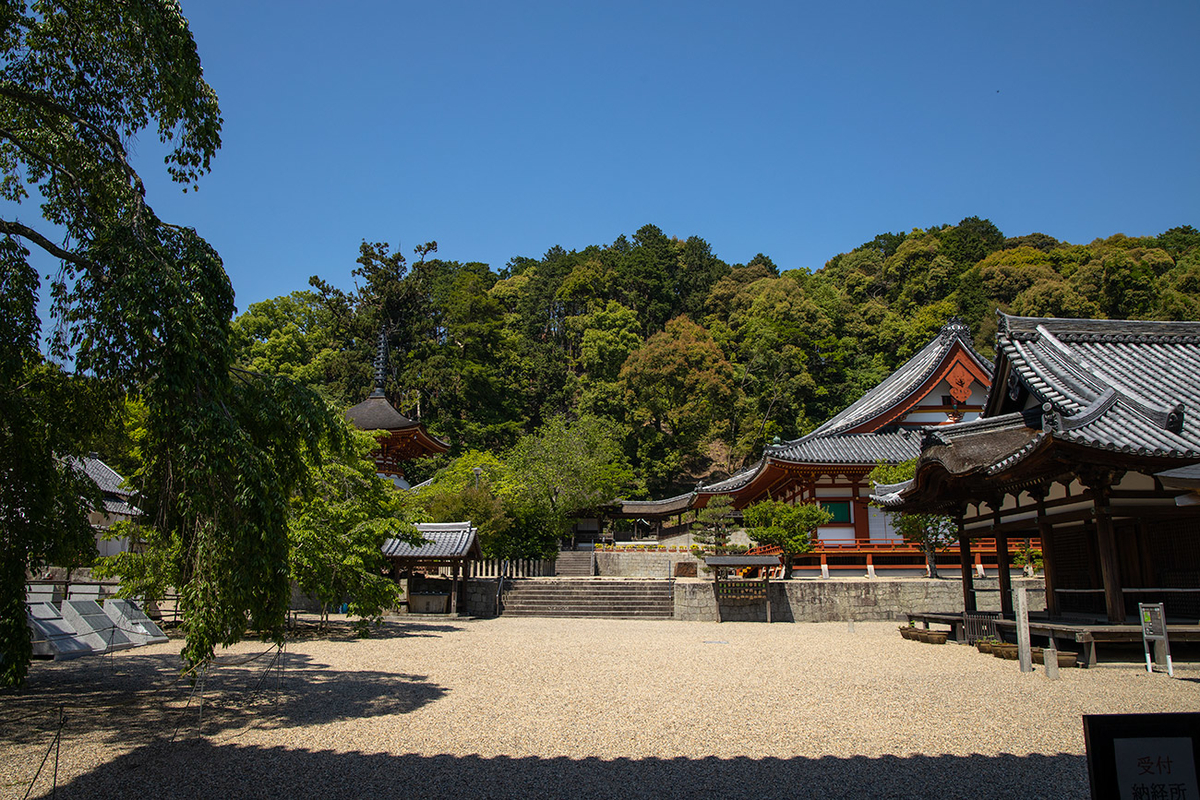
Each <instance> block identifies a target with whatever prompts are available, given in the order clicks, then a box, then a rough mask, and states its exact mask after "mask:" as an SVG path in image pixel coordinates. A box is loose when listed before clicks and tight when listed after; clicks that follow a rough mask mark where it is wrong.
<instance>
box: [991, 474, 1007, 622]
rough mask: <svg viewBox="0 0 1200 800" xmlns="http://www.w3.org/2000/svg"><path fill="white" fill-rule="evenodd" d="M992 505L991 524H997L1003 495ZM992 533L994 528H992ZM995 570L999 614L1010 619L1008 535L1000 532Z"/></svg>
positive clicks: (1000, 519) (993, 501) (992, 502)
mask: <svg viewBox="0 0 1200 800" xmlns="http://www.w3.org/2000/svg"><path fill="white" fill-rule="evenodd" d="M990 505H991V507H992V524H993V525H994V526H999V525H1000V523H1001V522H1002V521H1003V518H1002V517H1001V516H1000V506H1002V505H1004V497H1003V495H1001V496H1000V497H999V498H998V499H994V500H992V501H991V502H990ZM993 533H995V530H994V529H993ZM996 567H997V569H996V571H997V573H999V574H998V575H997V577H998V578H999V579H1000V614H1001V616H1003V617H1006V618H1009V619H1011V618H1012V616H1013V598H1012V574H1011V572H1010V570H1011V569H1012V567H1011V565H1010V564H1009V561H1008V537H1007V536H1005V535H1003V534H1000V535H997V536H996Z"/></svg>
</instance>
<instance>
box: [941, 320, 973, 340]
mask: <svg viewBox="0 0 1200 800" xmlns="http://www.w3.org/2000/svg"><path fill="white" fill-rule="evenodd" d="M941 337H942V338H943V339H966V340H967V341H970V339H971V329H970V328H969V327H967V323H965V322H963V318H962V317H959V316H953V317H951V318H950V319H948V320H946V324H945V325H943V326H942V330H941Z"/></svg>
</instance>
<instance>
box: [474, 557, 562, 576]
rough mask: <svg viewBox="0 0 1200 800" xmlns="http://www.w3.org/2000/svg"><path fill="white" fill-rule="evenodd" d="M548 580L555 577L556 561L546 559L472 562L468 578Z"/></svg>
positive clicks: (505, 559)
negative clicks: (501, 576) (499, 577)
mask: <svg viewBox="0 0 1200 800" xmlns="http://www.w3.org/2000/svg"><path fill="white" fill-rule="evenodd" d="M500 575H503V576H504V577H506V578H547V577H551V576H553V575H554V561H553V560H551V559H546V558H488V559H484V560H482V561H470V562H468V566H467V577H468V578H495V577H498V576H500Z"/></svg>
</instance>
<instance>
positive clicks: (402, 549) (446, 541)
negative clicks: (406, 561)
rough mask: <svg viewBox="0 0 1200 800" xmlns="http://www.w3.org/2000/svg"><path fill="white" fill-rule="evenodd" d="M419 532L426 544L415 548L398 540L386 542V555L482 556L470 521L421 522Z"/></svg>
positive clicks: (419, 556) (452, 557) (430, 556)
mask: <svg viewBox="0 0 1200 800" xmlns="http://www.w3.org/2000/svg"><path fill="white" fill-rule="evenodd" d="M415 527H416V529H417V532H418V533H420V534H421V535H422V536H424V537H425V539H426V543H425V544H423V545H420V546H419V547H413V546H412V545H411V544H409V543H408V542H402V541H400V540H399V539H388V540H387V541H385V542H384V543H383V554H384V555H385V556H387V557H389V558H417V559H422V558H445V559H455V558H468V557H471V556H475V557H479V555H480V553H479V542H478V540H477V538H476V536H475V528H474V527H473V526H472V525H471V523H470V522H438V523H434V522H421V523H418V524H417V525H416V526H415Z"/></svg>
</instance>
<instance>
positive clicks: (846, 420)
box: [784, 320, 992, 447]
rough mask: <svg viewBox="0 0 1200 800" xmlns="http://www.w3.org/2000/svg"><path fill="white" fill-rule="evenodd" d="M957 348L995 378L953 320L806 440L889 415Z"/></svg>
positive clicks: (966, 332)
mask: <svg viewBox="0 0 1200 800" xmlns="http://www.w3.org/2000/svg"><path fill="white" fill-rule="evenodd" d="M955 344H961V345H962V346H963V348H964V349H965V350H966V352H967V353H968V354H969V355H970V356H971V358H973V359H974V360H975V362H976V363H977V364H978V366H979V367H980V368H981V369H982V370H983V371H984V372H986V373H988V374H991V371H992V369H991V365H990V364H988V363H987V362H985V361H984V360H983V359H982V358H981V357H980V356H979V354H978V353H976V352H975V350H974V348H972V347H971V331H970V329H969V328H967V326H966V325H964V324H963V323H962V322H960V321H958V320H951V321H950V322H948V323H947V324H946V325H945V326H944V327H943V328H942V330H941V332H940V333H939V334H938V336H937V338H935V339H934V340H933V341H932V342H930V343H929V344H927V345H925V347H923V348H921V351H920V352H918V353H917V354H916V355H915V356H913V357H912V358H910V359H909V360H908V361H907V362H906V363H905V364H904V365H903V366H901V367H900V368H899V369H897V370H896V371H895V372H893V373H892V374H891V375H889V376H888V377H887V378H885V379H884V380H883V382H882V383H880V384H879V385H878V386H876V387H875V388H874V389H871V390H870V391H869V392H867V393H866V394H864V395H863V396H862V397H860V398H858V399H857V400H855V401H854V402H853V403H851V404H850V405H849V406H847V407H846V408H845V409H844V410H843V411H841V412H839V413H838V414H835V415H834V416H833V417H832V418H830V419H829V420H828V421H826V422H825V423H824V424H823V425H821V426H820V427H818V428H817V429H816V430H815V431H813V432H812V433H810V434H808V436H806V437H804V438H805V439H809V438H814V437H818V436H832V435H834V434H837V433H841V432H843V431H848V430H851V429H853V428H855V427H857V426H858V425H861V424H863V423H864V422H868V421H869V420H871V419H874V418H875V417H877V416H879V415H880V414H882V413H884V412H886V411H887V410H888V409H889V408H891V407H893V406H895V405H896V404H897V403H900V402H902V401H903V400H904V399H905V398H907V397H909V396H910V395H912V393H913V392H915V391H917V390H918V389H919V388H920V387H921V386H922V385H923V384H924V383H925V381H927V380H928V379H929V378H930V377H932V376H933V374H934V372H935V371H936V370H937V369H938V367H939V366H940V365H941V364H942V362H943V361H944V360H945V358H946V356H947V355H949V353H950V350H951V348H953V347H954V345H955ZM796 441H801V440H796ZM792 444H794V442H788V443H787V445H784V446H785V447H786V446H790V445H792Z"/></svg>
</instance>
